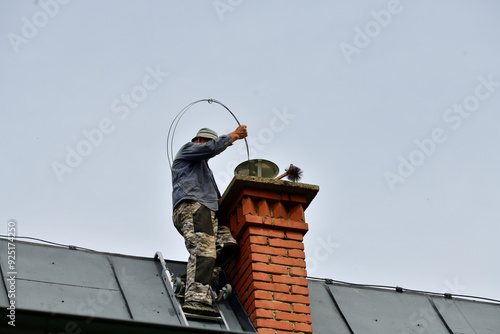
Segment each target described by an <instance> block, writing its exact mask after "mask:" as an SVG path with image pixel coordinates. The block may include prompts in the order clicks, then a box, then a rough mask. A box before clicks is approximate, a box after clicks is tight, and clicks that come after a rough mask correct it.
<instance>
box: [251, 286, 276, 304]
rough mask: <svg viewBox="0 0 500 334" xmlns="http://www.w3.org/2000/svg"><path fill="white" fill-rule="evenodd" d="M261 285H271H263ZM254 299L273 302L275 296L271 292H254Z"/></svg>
mask: <svg viewBox="0 0 500 334" xmlns="http://www.w3.org/2000/svg"><path fill="white" fill-rule="evenodd" d="M258 283H260V282H258ZM261 284H270V283H261ZM254 297H255V299H264V300H273V294H272V293H271V292H269V291H262V290H257V291H254Z"/></svg>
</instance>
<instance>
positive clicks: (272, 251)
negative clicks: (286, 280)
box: [249, 245, 286, 256]
mask: <svg viewBox="0 0 500 334" xmlns="http://www.w3.org/2000/svg"><path fill="white" fill-rule="evenodd" d="M249 248H250V252H252V253H262V254H269V255H282V256H286V249H283V248H276V247H269V246H260V245H250V246H249Z"/></svg>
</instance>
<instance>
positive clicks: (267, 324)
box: [254, 319, 293, 331]
mask: <svg viewBox="0 0 500 334" xmlns="http://www.w3.org/2000/svg"><path fill="white" fill-rule="evenodd" d="M254 325H255V327H258V328H274V329H283V330H289V331H293V324H292V323H291V322H285V321H276V320H268V319H256V320H255V321H254Z"/></svg>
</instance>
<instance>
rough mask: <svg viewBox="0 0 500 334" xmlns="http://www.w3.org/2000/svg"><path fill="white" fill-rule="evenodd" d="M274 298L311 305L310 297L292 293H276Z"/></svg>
mask: <svg viewBox="0 0 500 334" xmlns="http://www.w3.org/2000/svg"><path fill="white" fill-rule="evenodd" d="M274 299H275V300H277V301H282V302H288V303H301V304H307V305H309V297H308V296H301V295H291V294H286V293H275V294H274Z"/></svg>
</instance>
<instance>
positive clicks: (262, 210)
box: [257, 199, 271, 217]
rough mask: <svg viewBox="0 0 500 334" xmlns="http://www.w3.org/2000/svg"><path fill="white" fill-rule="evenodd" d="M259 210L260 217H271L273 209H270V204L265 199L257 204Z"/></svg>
mask: <svg viewBox="0 0 500 334" xmlns="http://www.w3.org/2000/svg"><path fill="white" fill-rule="evenodd" d="M257 210H259V216H261V217H271V209H270V208H269V203H268V202H267V201H266V200H264V199H263V200H261V201H259V202H258V203H257Z"/></svg>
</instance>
